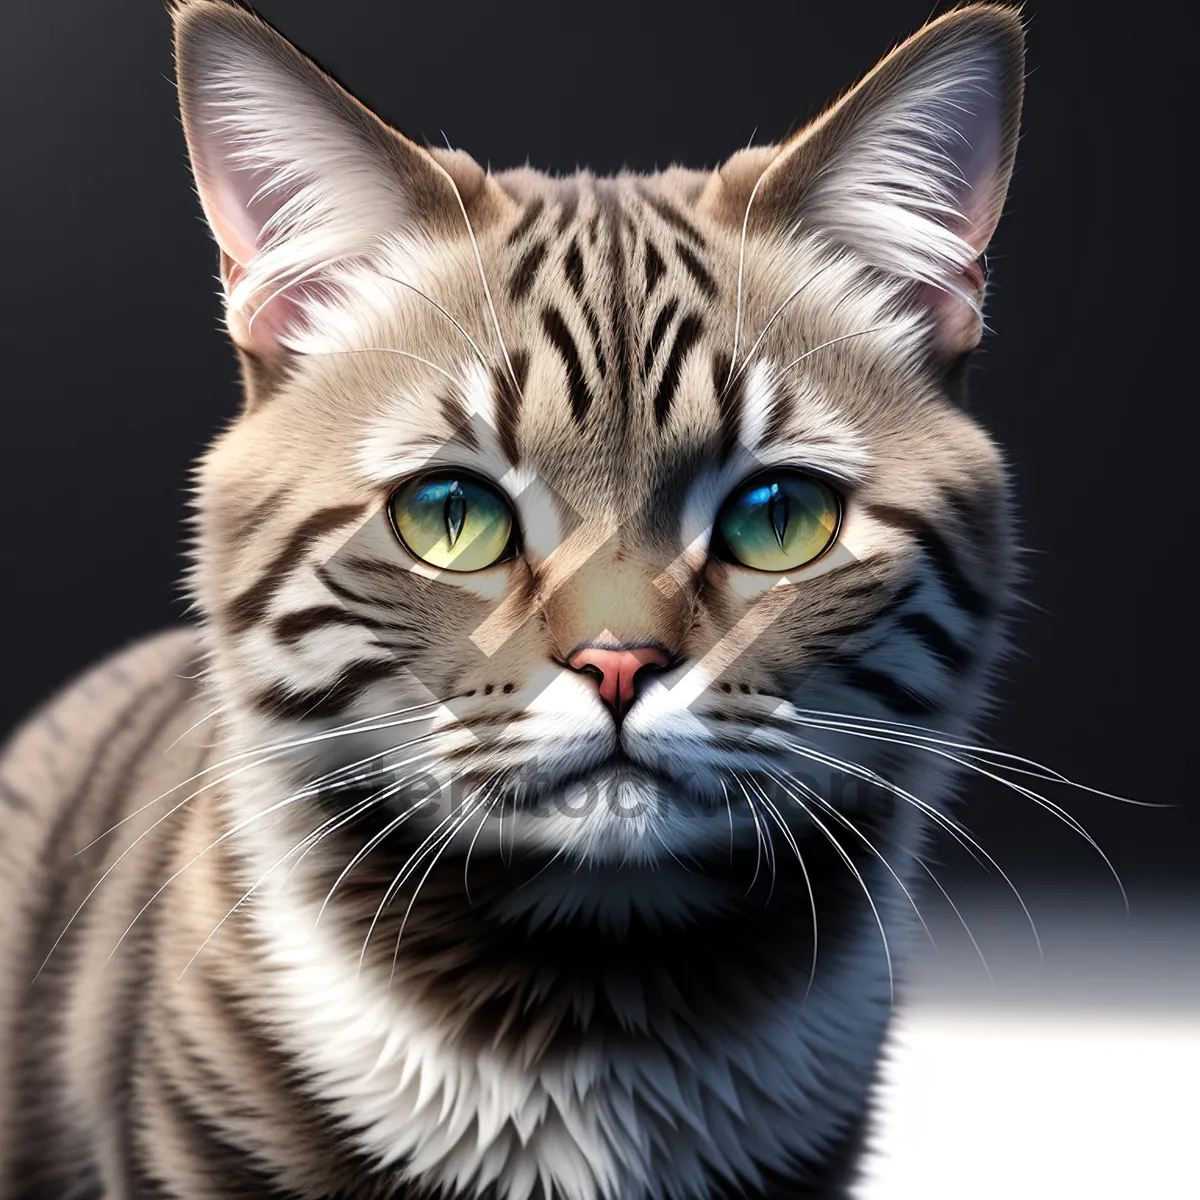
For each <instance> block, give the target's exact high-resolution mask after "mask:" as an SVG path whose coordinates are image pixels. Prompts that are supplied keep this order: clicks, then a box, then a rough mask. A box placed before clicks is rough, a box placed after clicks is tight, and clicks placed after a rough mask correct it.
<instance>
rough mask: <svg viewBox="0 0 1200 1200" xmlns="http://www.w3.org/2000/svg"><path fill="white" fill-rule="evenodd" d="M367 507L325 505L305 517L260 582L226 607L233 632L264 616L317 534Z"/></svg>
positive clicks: (359, 515) (355, 516) (353, 517)
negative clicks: (325, 506)
mask: <svg viewBox="0 0 1200 1200" xmlns="http://www.w3.org/2000/svg"><path fill="white" fill-rule="evenodd" d="M366 511H367V506H366V505H365V504H341V505H338V506H336V507H333V508H323V509H321V510H320V511H319V512H315V513H313V514H312V516H310V517H308V518H307V519H306V520H305V521H302V522H301V523H300V525H299V526H298V527H297V528H296V529H295V531H294V532H293V533H292V536H291V537H290V538H288V540H287V542H286V543H285V544H284V547H283V549H282V550H280V551H279V552H278V553H277V554H276V555H275V557H274V558H272V559H271V561H270V562H269V563H268V564H267V569H266V570H265V571H264V572H263V573H262V575H261V576H260V577H259V579H258V582H257V583H254V584H252V585H251V586H250V587H249V588H247V589H246V590H245V591H244V592H243V593H242V594H241V595H240V596H238V597H237V598H236V599H235V600H233V602H232V603H231V604H230V605H229V607H228V608H227V609H226V611H225V619H226V621H227V622H228V624H229V629H230V632H231V633H242V632H244V631H245V630H246V629H249V628H250V626H251V625H254V624H255V623H256V622H258V621H260V620H262V618H263V616H264V615H265V614H266V611H267V608H268V607H269V606H270V603H271V601H272V600H273V599H274V598H275V595H276V593H277V592H278V591H279V589H280V588H281V587H283V585H284V583H285V582H287V579H288V578H289V576H290V574H291V570H292V568H294V567H295V565H296V563H297V561H298V560H299V559H300V557H301V556H302V555H303V554H304V552H305V551H306V550H307V549H308V548H309V546H310V545H311V544H312V543H313V542H314V541H316V539H317V538H319V537H321V536H322V535H323V534H326V533H331V532H332V531H333V530H335V529H340V528H341V527H342V526H343V525H348V524H349V523H350V522H351V521H355V520H360V519H361V518H362V517H363V516H364V514H365V513H366Z"/></svg>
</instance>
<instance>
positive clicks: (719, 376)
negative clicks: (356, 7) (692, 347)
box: [712, 353, 746, 463]
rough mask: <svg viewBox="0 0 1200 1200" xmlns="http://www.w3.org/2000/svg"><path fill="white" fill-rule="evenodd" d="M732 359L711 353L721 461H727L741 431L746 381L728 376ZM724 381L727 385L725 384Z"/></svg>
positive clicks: (724, 355)
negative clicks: (719, 417) (719, 416)
mask: <svg viewBox="0 0 1200 1200" xmlns="http://www.w3.org/2000/svg"><path fill="white" fill-rule="evenodd" d="M732 361H733V360H732V359H731V358H730V357H729V355H728V354H725V353H719V354H714V355H713V363H712V373H713V390H714V391H715V392H716V393H717V407H718V409H719V411H720V414H721V438H720V443H719V447H720V448H719V451H718V454H719V457H720V460H721V462H722V463H726V462H728V461H729V458H730V456H731V455H732V454H733V449H734V447H735V446H736V445H737V442H738V436H739V435H740V434H741V431H742V411H743V409H744V408H745V403H746V381H745V379H743V378H741V377H740V376H739V377H738V378H737V379H730V378H729V371H730V366H731V364H732ZM726 381H728V382H729V387H728V388H727V387H726V386H725V384H726Z"/></svg>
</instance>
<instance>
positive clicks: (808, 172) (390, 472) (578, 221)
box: [180, 4, 1019, 863]
mask: <svg viewBox="0 0 1200 1200" xmlns="http://www.w3.org/2000/svg"><path fill="white" fill-rule="evenodd" d="M1012 28H1013V21H1012V18H1010V17H1008V16H1000V15H998V14H997V12H996V11H995V10H974V13H973V15H969V14H960V15H959V17H958V18H956V19H951V20H949V21H943V22H940V23H938V24H937V25H935V26H933V27H931V29H930V30H929V31H927V32H926V33H925V34H924V35H922V36H920V37H919V38H917V39H914V41H913V42H911V43H909V44H908V45H906V46H905V47H902V48H901V50H900V51H897V52H896V54H894V55H893V56H892V57H891V58H890V59H889V60H887V61H886V62H885V64H884V65H883V66H882V67H881V68H879V69H878V70H877V71H876V72H875V73H874V74H873V75H872V77H871V78H870V79H869V80H868V81H867V82H866V83H864V85H862V86H861V87H860V88H859V89H857V90H856V91H855V92H853V93H851V94H850V96H848V97H847V99H846V100H844V101H843V102H842V103H841V104H840V105H839V106H838V107H837V108H836V109H835V110H833V112H832V114H831V115H829V116H827V117H826V118H824V119H823V120H822V121H821V122H818V123H817V125H815V126H814V127H812V128H811V129H810V131H807V132H806V133H805V134H802V135H801V136H799V137H798V138H796V139H794V140H793V141H792V142H790V143H788V144H787V145H786V146H784V147H783V148H778V147H770V148H766V149H762V150H754V151H749V152H743V153H742V154H740V155H737V156H735V157H734V158H733V159H732V160H730V162H729V163H728V164H726V166H725V167H724V168H722V169H721V170H720V171H718V172H715V173H712V174H707V173H702V172H688V171H682V170H672V171H669V172H666V173H663V174H659V175H653V176H646V177H635V176H622V177H618V178H617V179H612V180H597V179H594V178H592V177H590V176H587V175H580V176H576V177H572V178H567V179H561V180H559V179H550V178H547V177H544V176H541V175H538V174H535V173H533V172H530V171H519V172H513V173H510V174H504V175H499V176H490V175H485V174H484V173H483V172H482V171H481V170H480V169H479V168H478V167H477V166H476V165H475V164H474V163H473V162H472V161H470V160H468V159H467V158H466V156H465V155H462V154H461V153H457V152H439V151H432V152H426V151H423V150H420V149H418V148H417V147H415V146H413V145H412V144H411V143H408V142H406V141H405V140H404V139H402V138H400V137H399V136H398V135H395V134H393V133H391V132H390V131H389V130H386V129H385V128H384V127H383V126H381V125H379V124H378V123H376V122H375V121H374V118H372V117H370V116H369V114H366V113H365V111H364V110H361V109H359V108H357V107H356V106H355V105H354V104H353V103H352V102H351V101H349V100H348V98H346V97H345V95H344V94H343V93H341V92H340V91H338V90H337V89H336V88H335V87H334V85H332V84H331V83H329V81H328V80H327V79H326V78H325V77H323V76H321V75H320V74H319V72H317V71H316V69H315V68H313V67H312V66H311V64H309V63H307V62H306V61H305V60H303V59H301V58H300V57H299V56H298V55H296V54H295V53H294V52H293V51H291V49H290V47H287V46H286V44H285V43H282V41H281V40H280V39H278V38H276V37H275V36H274V35H273V34H271V33H270V31H268V30H266V29H265V28H264V27H263V26H261V25H259V24H258V23H257V22H255V21H253V20H252V19H250V18H248V17H246V16H245V15H244V14H242V13H240V12H239V11H237V10H233V9H230V8H228V7H227V6H224V5H215V4H192V5H189V6H188V7H187V8H186V9H185V10H184V16H183V18H182V20H181V43H180V46H181V56H180V70H181V86H182V91H183V96H184V108H185V118H186V123H187V128H188V133H189V140H190V142H191V147H192V153H193V158H194V161H195V163H196V167H197V176H198V179H199V182H200V187H201V194H202V197H203V199H204V201H205V206H206V211H207V212H208V215H209V217H210V220H211V222H212V224H213V227H214V230H215V232H216V235H217V238H218V241H219V242H220V243H221V247H222V252H223V266H224V275H225V279H226V283H227V290H228V292H229V296H230V308H229V325H230V329H231V332H232V333H233V336H234V338H235V340H236V341H237V342H238V344H239V346H240V347H241V348H242V350H243V351H244V352H245V355H246V358H245V362H246V364H247V370H246V374H247V386H248V391H249V400H248V405H247V411H246V412H245V414H244V415H243V416H242V417H241V418H240V419H239V421H238V422H237V424H236V425H235V426H234V427H233V428H232V429H231V430H230V431H229V432H228V433H227V434H225V435H224V436H223V437H222V439H221V440H220V441H219V442H218V444H217V446H216V447H215V448H214V450H213V451H212V452H211V453H210V454H209V456H208V458H207V459H206V461H205V463H204V466H203V470H202V473H201V483H200V495H199V551H198V554H197V566H196V590H197V593H198V595H199V597H200V600H201V602H202V605H203V607H204V610H205V612H206V613H207V616H208V618H209V621H210V633H211V644H212V650H213V662H212V671H213V677H214V679H215V681H216V685H217V688H218V692H219V695H220V698H221V700H222V702H223V703H224V704H225V705H226V706H227V708H228V709H229V710H230V711H231V712H232V713H236V717H235V719H234V722H233V724H234V725H235V726H236V728H237V730H238V733H237V736H238V739H239V740H240V741H241V742H242V743H243V744H244V745H247V746H250V745H255V744H264V743H283V742H287V741H288V740H289V739H300V738H305V739H313V740H310V741H309V743H308V745H307V746H306V747H305V749H304V751H303V756H302V757H303V763H302V767H301V768H299V770H298V775H297V778H298V779H300V780H301V781H303V780H311V779H313V778H314V777H320V776H322V775H330V774H331V773H336V772H338V771H339V770H342V769H344V768H346V767H347V764H350V763H358V764H359V765H358V766H357V767H355V768H354V770H353V771H344V773H343V774H341V775H337V774H332V778H331V779H330V780H329V787H330V788H332V789H333V791H334V792H335V793H336V791H337V788H338V787H339V786H340V785H342V784H345V783H347V782H348V781H349V779H350V776H351V775H354V776H355V780H354V783H355V788H356V790H355V791H354V792H352V793H348V794H349V795H351V796H352V799H347V800H346V801H345V803H346V804H347V805H349V804H352V803H353V804H360V805H364V806H366V807H370V806H371V805H372V804H375V803H377V804H378V805H380V806H381V807H382V808H383V810H384V811H385V812H386V813H387V814H388V817H389V819H391V820H398V819H399V818H400V817H402V816H403V815H404V814H405V813H407V812H408V811H409V809H410V808H411V806H412V804H413V802H414V800H413V797H414V796H419V794H420V789H422V788H425V789H428V788H429V787H430V786H432V784H431V781H436V785H437V786H439V787H442V788H444V789H446V790H445V791H444V792H443V793H442V794H441V798H440V799H439V800H438V801H436V802H430V803H429V804H428V805H427V808H426V811H424V812H423V813H421V814H420V819H421V820H423V821H424V822H425V825H424V827H423V830H422V831H423V833H429V832H430V830H436V829H438V828H440V829H441V832H442V834H443V835H444V840H446V841H447V842H450V841H454V842H455V843H456V844H458V845H462V844H464V843H467V842H469V843H470V844H471V846H473V847H474V852H475V853H476V854H480V855H485V854H488V853H495V852H497V851H506V850H508V849H510V848H516V849H518V850H522V849H523V850H528V851H534V852H538V853H548V854H551V855H555V854H557V855H562V856H564V857H565V858H566V859H568V860H570V861H588V862H593V863H594V862H601V861H603V862H609V863H660V862H663V861H665V860H667V859H679V858H686V857H689V856H700V857H703V856H704V855H705V854H708V853H710V852H711V853H715V852H718V851H720V850H721V849H722V848H723V847H728V846H729V845H730V844H731V843H737V844H746V845H755V844H758V843H759V842H760V841H761V839H762V838H763V827H764V825H770V826H771V827H773V828H775V830H776V836H777V837H778V836H780V835H781V834H782V836H783V837H784V838H787V837H788V836H789V835H790V836H793V837H794V836H804V831H805V830H808V831H809V832H811V828H812V822H813V820H814V816H813V812H814V810H815V812H816V814H818V815H819V814H821V813H823V812H824V813H829V812H832V811H834V810H837V809H838V807H839V803H840V800H839V797H841V796H842V795H843V792H844V785H845V783H846V781H847V780H851V781H853V780H854V779H856V778H857V779H858V780H859V781H861V779H862V778H863V777H862V776H861V775H857V776H856V775H855V774H854V773H852V772H850V773H848V772H847V770H846V769H845V767H843V766H839V765H837V764H838V763H845V762H847V761H852V762H853V763H855V764H858V766H859V770H860V771H868V772H870V771H878V772H880V773H881V774H886V775H888V777H889V778H890V779H893V780H894V781H898V782H899V783H901V784H903V783H904V782H907V781H910V776H909V775H906V774H905V770H906V767H905V765H904V762H903V761H902V760H903V755H902V754H901V755H900V761H898V760H897V747H896V746H895V745H894V744H891V743H890V742H889V741H886V740H879V741H876V740H872V739H864V738H863V737H862V736H861V735H855V734H853V733H852V732H851V731H850V730H848V729H846V728H845V727H844V726H845V719H846V718H847V717H849V718H852V719H858V718H863V719H865V720H870V719H874V721H875V722H876V724H875V725H873V726H872V727H873V728H878V725H877V722H878V721H879V720H880V719H882V720H894V721H901V722H920V723H925V724H930V723H932V724H933V725H935V726H936V727H937V728H953V727H955V726H956V725H958V724H959V723H961V722H962V721H964V720H966V719H968V718H969V716H970V714H971V713H972V712H973V711H974V709H975V707H976V706H977V703H978V700H979V698H980V691H981V679H982V677H983V675H984V674H985V673H986V671H987V669H988V667H989V664H990V660H991V658H992V656H993V649H994V642H995V620H996V616H997V611H998V608H999V606H1000V603H1001V599H1002V595H1003V590H1004V585H1005V562H1006V555H1007V545H1006V526H1007V517H1006V512H1005V497H1004V485H1003V479H1002V473H1001V468H1000V463H999V458H998V455H997V453H996V451H995V449H994V447H993V445H992V444H991V442H990V441H989V439H988V438H987V437H986V435H985V434H984V433H983V432H982V431H981V430H980V429H979V428H978V427H977V426H976V425H975V424H974V423H973V422H972V421H971V420H970V419H968V418H967V417H966V416H965V415H964V414H963V413H962V412H961V411H959V409H958V408H957V407H956V406H955V404H954V403H953V402H952V401H951V399H950V398H949V396H948V395H947V384H946V379H947V373H948V368H949V365H950V364H951V363H952V362H953V361H954V360H956V359H957V358H959V357H960V356H961V355H963V354H964V353H965V352H966V351H967V350H969V349H970V348H971V346H973V345H974V343H975V341H976V340H977V339H978V335H979V319H978V313H977V307H978V302H979V300H980V298H981V286H982V281H981V277H980V275H979V273H978V270H977V268H976V267H974V265H973V263H974V260H975V258H976V257H977V256H978V255H979V254H980V253H981V252H982V250H983V247H984V246H985V245H986V243H987V240H988V238H989V237H990V234H991V231H992V228H993V227H994V225H995V221H996V219H997V217H998V213H999V208H1000V204H1001V202H1002V198H1003V194H1004V188H1005V184H1006V182H1007V176H1008V172H1009V169H1010V166H1011V157H1012V149H1013V142H1014V137H1015V122H1016V109H1017V105H1018V102H1019V73H1018V72H1019V65H1018V60H1017V59H1016V58H1015V56H1016V55H1018V54H1019V46H1018V45H1017V43H1016V42H1015V41H1014V37H1013V32H1012ZM964 147H965V149H964ZM821 714H824V715H821ZM835 717H836V721H840V722H841V726H840V727H839V728H838V729H833V728H830V727H829V725H830V723H831V722H834V723H835ZM355 723H357V724H355ZM892 799H893V800H894V799H895V795H894V793H893V796H892ZM306 802H307V801H306ZM312 804H313V806H314V807H316V802H315V801H312ZM333 811H334V812H336V806H335V809H334V810H333ZM364 811H365V808H364ZM843 815H844V811H843ZM328 816H329V812H328V811H326V810H322V811H321V815H320V819H322V820H324V819H326V818H327V817H328ZM431 817H432V824H431V823H430V819H431ZM825 819H826V821H829V822H831V821H832V817H831V816H828V815H827V816H826V818H825ZM439 821H440V822H442V824H441V826H440V827H439V826H438V822H439ZM301 823H302V824H303V822H301ZM316 824H317V822H316V821H315V820H308V821H307V826H308V828H309V829H312V828H314V827H315V826H316ZM367 828H368V829H370V830H372V831H375V830H377V829H378V828H379V826H378V825H377V824H375V825H369V826H367ZM385 828H386V826H385Z"/></svg>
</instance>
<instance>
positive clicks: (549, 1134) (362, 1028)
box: [255, 881, 887, 1200]
mask: <svg viewBox="0 0 1200 1200" xmlns="http://www.w3.org/2000/svg"><path fill="white" fill-rule="evenodd" d="M255 911H256V914H257V918H256V919H257V921H258V922H259V927H260V933H261V935H262V939H263V944H264V946H266V947H267V954H268V957H269V962H270V966H271V968H272V969H271V971H270V978H271V979H272V984H271V986H272V987H273V989H274V993H273V996H274V999H273V1003H274V1005H275V1008H276V1012H277V1016H278V1020H279V1022H280V1026H281V1029H282V1031H283V1033H284V1036H285V1037H286V1038H287V1039H288V1040H289V1042H290V1044H291V1047H292V1050H293V1053H295V1054H296V1056H297V1058H298V1060H299V1062H300V1063H301V1064H302V1065H303V1066H304V1068H305V1069H306V1070H307V1072H308V1074H309V1077H310V1079H311V1081H312V1088H313V1094H314V1097H315V1099H316V1100H317V1102H318V1103H321V1104H322V1105H323V1106H324V1107H325V1108H326V1111H327V1112H329V1113H330V1114H331V1115H332V1116H334V1117H335V1118H336V1119H338V1120H339V1121H340V1123H342V1124H343V1125H344V1126H345V1128H346V1129H347V1131H348V1132H349V1134H350V1136H351V1137H352V1138H353V1139H354V1140H355V1142H356V1144H357V1145H358V1147H359V1148H360V1149H361V1150H362V1152H363V1153H365V1154H366V1155H367V1156H368V1157H371V1158H374V1159H376V1160H377V1161H378V1162H379V1163H380V1165H381V1166H391V1167H392V1168H393V1169H396V1170H398V1171H399V1172H400V1173H401V1174H402V1175H403V1176H404V1177H405V1178H409V1179H414V1180H416V1179H422V1180H423V1181H425V1182H427V1183H436V1184H441V1185H442V1186H444V1187H446V1188H447V1189H448V1190H449V1189H454V1188H462V1190H463V1194H464V1195H473V1194H475V1192H476V1188H482V1187H484V1186H487V1185H489V1184H490V1185H492V1186H494V1187H495V1189H496V1193H497V1194H498V1195H499V1196H500V1197H502V1200H530V1198H531V1197H534V1196H538V1195H540V1194H541V1192H542V1188H544V1189H545V1191H546V1192H547V1193H549V1192H550V1190H551V1189H553V1194H554V1195H556V1196H561V1197H563V1198H564V1200H602V1198H603V1200H609V1198H612V1200H637V1198H639V1197H646V1198H647V1200H648V1198H649V1197H659V1196H661V1197H670V1198H672V1200H674V1198H679V1200H684V1198H687V1200H699V1198H701V1197H703V1196H705V1195H706V1194H707V1192H708V1190H709V1185H710V1182H711V1181H712V1180H713V1179H714V1178H718V1179H719V1178H724V1179H727V1180H732V1179H735V1178H740V1179H741V1180H743V1181H746V1180H750V1181H753V1180H754V1178H755V1176H756V1173H757V1169H758V1168H761V1167H771V1166H783V1165H785V1163H786V1160H787V1158H788V1157H789V1155H796V1154H801V1155H805V1154H819V1153H820V1151H821V1148H822V1146H823V1145H824V1144H825V1142H826V1140H827V1139H829V1138H830V1137H831V1136H833V1135H835V1134H836V1133H837V1131H838V1127H839V1123H840V1121H841V1120H842V1119H843V1118H844V1116H845V1115H846V1114H847V1113H848V1112H849V1111H850V1110H851V1109H852V1107H853V1106H854V1104H855V1103H856V1102H857V1098H858V1096H860V1095H861V1093H862V1090H863V1087H864V1086H865V1082H866V1080H867V1079H868V1078H869V1076H870V1074H871V1071H872V1067H873V1063H874V1057H875V1047H876V1042H877V1040H878V1036H879V1032H880V1028H881V1026H882V1024H883V1023H884V1021H885V1020H886V1006H885V1005H883V1004H880V1002H879V986H880V983H881V982H882V986H883V989H884V996H885V997H886V986H887V984H886V977H885V978H884V979H883V980H882V981H881V980H880V979H879V978H878V967H877V957H878V956H877V955H876V954H873V953H871V952H870V951H871V950H872V947H870V946H869V944H868V938H867V936H866V935H865V934H864V937H863V938H861V939H856V945H859V946H860V949H858V950H857V951H855V950H851V951H850V952H849V953H846V954H843V955H842V956H841V958H840V960H834V959H833V958H832V956H830V957H829V958H828V959H823V960H822V961H821V963H820V965H819V968H818V972H817V976H816V978H815V980H814V985H813V987H812V989H811V991H810V993H809V995H808V996H807V998H805V997H803V996H797V997H795V999H794V1000H793V1001H791V1002H789V1003H787V1004H786V1005H782V1006H780V1005H776V1006H774V1007H772V1008H771V1009H769V1010H767V1011H764V1013H763V1014H762V1015H761V1017H760V1018H759V1019H758V1020H756V1021H753V1022H751V1023H743V1024H741V1025H739V1026H738V1027H737V1029H736V1032H730V1031H729V1030H726V1031H725V1032H724V1033H722V1032H721V1031H715V1032H714V1034H713V1036H711V1037H707V1038H704V1037H699V1036H697V1032H696V1031H689V1030H686V1029H683V1028H681V1027H674V1028H672V1029H669V1030H659V1029H655V1030H653V1031H651V1032H650V1033H647V1034H646V1035H645V1036H644V1037H641V1038H637V1039H634V1040H633V1042H632V1044H629V1043H628V1042H626V1043H623V1044H622V1046H621V1047H620V1048H614V1047H606V1046H605V1045H604V1044H603V1042H602V1041H598V1042H597V1044H596V1045H595V1046H594V1047H592V1048H590V1049H588V1050H586V1051H579V1052H576V1053H574V1054H572V1055H571V1056H569V1057H566V1058H564V1057H561V1056H560V1057H557V1058H555V1059H554V1060H553V1061H545V1062H536V1061H535V1062H532V1063H523V1062H519V1061H515V1060H514V1059H513V1058H512V1057H510V1056H506V1055H505V1054H503V1053H501V1052H498V1051H483V1052H480V1051H479V1050H478V1049H476V1048H470V1049H467V1048H465V1047H461V1046H458V1045H456V1044H454V1043H453V1042H452V1041H451V1039H450V1037H449V1034H448V1031H447V1030H445V1029H442V1028H439V1022H438V1017H437V1014H436V1013H435V1012H432V1011H430V1010H429V1007H428V1005H425V1004H417V1003H413V1002H412V1001H411V1000H407V1001H406V997H405V991H404V982H403V979H401V978H399V977H397V978H396V979H395V980H394V981H392V982H391V984H390V985H389V982H388V980H387V979H380V978H377V977H373V976H370V975H368V974H367V973H366V972H362V973H360V972H359V969H358V962H357V959H356V957H355V956H352V955H351V954H349V953H348V952H347V949H346V946H345V945H344V944H343V943H340V942H339V941H338V939H337V938H336V937H335V936H334V935H333V933H332V932H331V931H330V930H329V929H328V928H326V927H324V926H318V925H316V921H315V917H316V909H315V907H314V906H312V905H311V904H309V903H306V902H304V901H303V900H302V899H301V898H300V897H298V896H297V895H296V894H295V892H294V890H293V889H291V888H287V886H286V883H284V882H283V881H280V882H279V883H278V884H276V885H274V886H272V885H267V886H265V887H264V889H263V890H262V892H260V893H259V904H258V905H257V906H256V910H255ZM715 967H716V965H714V968H715ZM706 1181H708V1182H706ZM539 1184H540V1185H541V1186H540V1187H539Z"/></svg>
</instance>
